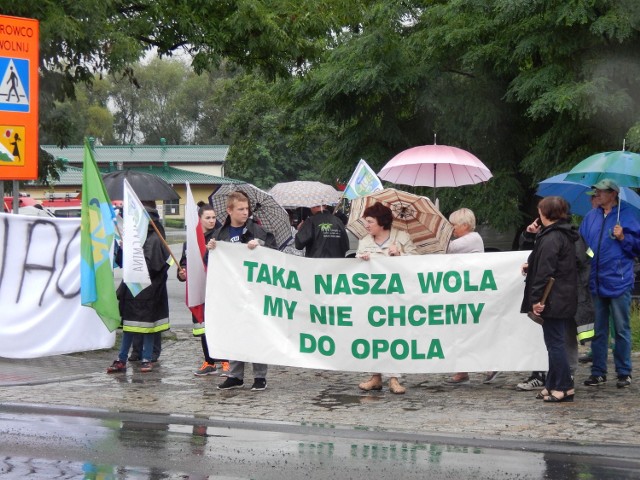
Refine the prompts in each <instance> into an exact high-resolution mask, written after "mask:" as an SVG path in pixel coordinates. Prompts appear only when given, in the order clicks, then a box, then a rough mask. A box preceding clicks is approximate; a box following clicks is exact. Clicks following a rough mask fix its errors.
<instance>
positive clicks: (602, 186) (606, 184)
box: [591, 178, 620, 193]
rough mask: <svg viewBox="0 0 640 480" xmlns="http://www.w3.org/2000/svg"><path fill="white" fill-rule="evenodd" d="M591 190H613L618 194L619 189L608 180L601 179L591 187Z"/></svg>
mask: <svg viewBox="0 0 640 480" xmlns="http://www.w3.org/2000/svg"><path fill="white" fill-rule="evenodd" d="M591 188H595V189H596V190H615V191H616V192H618V193H620V187H619V186H618V184H617V183H616V182H614V181H613V180H611V179H610V178H603V179H602V180H600V181H599V182H598V183H596V184H595V185H591Z"/></svg>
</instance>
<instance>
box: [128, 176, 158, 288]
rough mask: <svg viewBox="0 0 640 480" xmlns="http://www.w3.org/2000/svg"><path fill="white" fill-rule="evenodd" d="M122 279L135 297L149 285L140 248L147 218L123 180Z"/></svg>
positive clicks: (131, 190) (145, 233) (147, 226)
mask: <svg viewBox="0 0 640 480" xmlns="http://www.w3.org/2000/svg"><path fill="white" fill-rule="evenodd" d="M122 193H123V195H122V197H123V200H122V210H123V213H122V218H123V223H124V232H122V235H123V237H124V238H123V239H122V279H123V280H124V283H126V284H127V287H128V288H129V290H130V291H131V294H132V295H133V296H134V297H135V296H136V295H138V294H139V293H140V292H141V291H142V290H143V289H144V288H146V287H148V286H149V285H151V279H150V278H149V270H148V269H147V261H146V260H145V258H144V250H143V249H142V246H143V245H144V242H145V241H146V240H147V230H148V229H149V217H148V215H147V212H146V210H145V209H144V207H143V206H142V203H141V202H140V200H139V199H138V196H137V195H136V194H135V192H134V191H133V188H131V185H129V182H127V179H126V178H125V179H124V183H123V188H122Z"/></svg>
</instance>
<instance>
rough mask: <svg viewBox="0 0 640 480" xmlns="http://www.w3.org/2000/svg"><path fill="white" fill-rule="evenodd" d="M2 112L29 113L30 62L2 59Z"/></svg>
mask: <svg viewBox="0 0 640 480" xmlns="http://www.w3.org/2000/svg"><path fill="white" fill-rule="evenodd" d="M0 75H2V77H0V78H2V83H0V111H4V112H25V113H26V112H29V60H27V59H21V58H5V57H0Z"/></svg>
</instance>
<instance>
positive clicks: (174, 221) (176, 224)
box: [164, 218, 184, 228]
mask: <svg viewBox="0 0 640 480" xmlns="http://www.w3.org/2000/svg"><path fill="white" fill-rule="evenodd" d="M164 224H165V225H166V226H167V227H171V228H184V220H183V219H181V218H165V219H164Z"/></svg>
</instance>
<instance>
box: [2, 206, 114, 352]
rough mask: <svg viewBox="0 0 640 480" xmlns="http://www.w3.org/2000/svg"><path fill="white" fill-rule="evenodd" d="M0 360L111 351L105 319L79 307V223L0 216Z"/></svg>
mask: <svg viewBox="0 0 640 480" xmlns="http://www.w3.org/2000/svg"><path fill="white" fill-rule="evenodd" d="M0 312H2V313H0V357H7V358H37V357H44V356H48V355H58V354H63V353H72V352H82V351H86V350H96V349H102V348H111V347H112V346H113V344H114V343H115V333H109V330H107V328H106V327H105V325H104V323H102V320H100V317H98V316H97V315H96V313H95V311H94V310H93V309H92V308H89V307H83V306H82V305H80V219H79V218H78V219H61V218H44V217H32V216H24V215H12V214H4V213H0Z"/></svg>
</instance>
